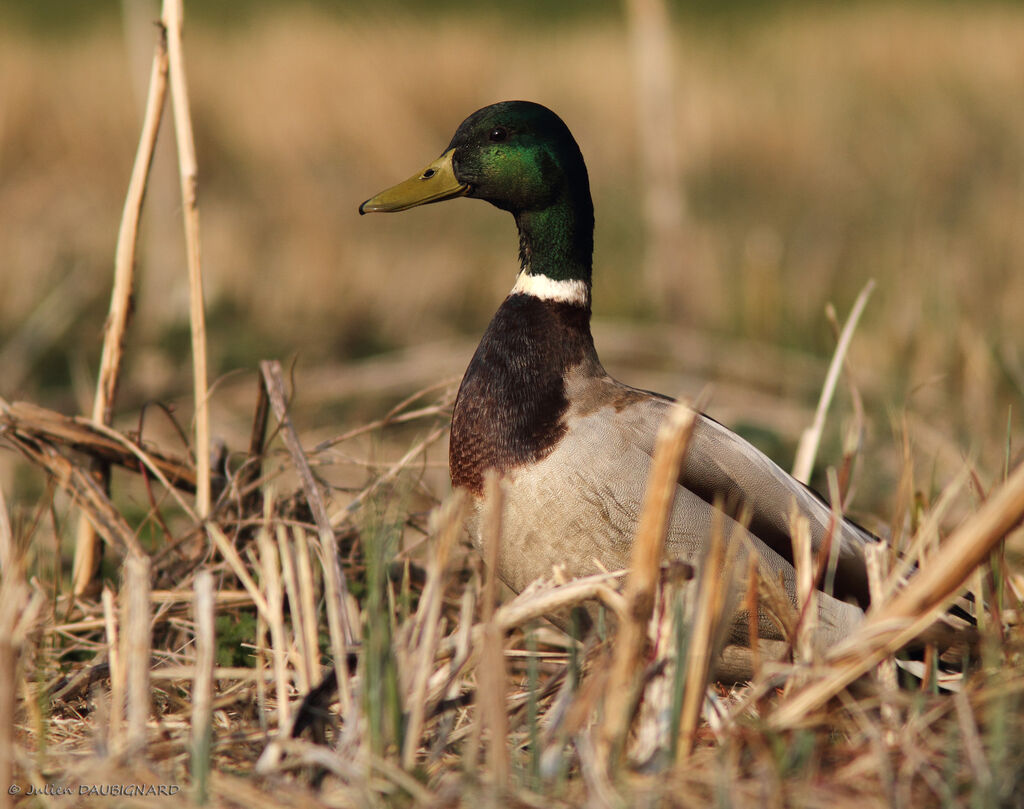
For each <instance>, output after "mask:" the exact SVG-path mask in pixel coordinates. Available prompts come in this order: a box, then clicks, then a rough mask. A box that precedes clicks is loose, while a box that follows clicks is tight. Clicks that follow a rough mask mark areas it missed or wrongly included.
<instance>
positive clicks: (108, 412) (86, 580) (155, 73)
mask: <svg viewBox="0 0 1024 809" xmlns="http://www.w3.org/2000/svg"><path fill="white" fill-rule="evenodd" d="M166 95H167V37H166V34H165V32H164V31H163V30H161V31H160V36H159V38H158V39H157V43H156V49H155V51H154V53H153V67H152V69H151V71H150V76H149V92H148V93H147V95H146V111H145V113H144V115H143V119H142V134H141V135H140V137H139V145H138V149H137V150H136V153H135V164H134V166H133V167H132V176H131V179H130V180H129V182H128V194H127V196H126V198H125V201H124V210H123V211H122V213H121V228H120V230H119V232H118V236H117V250H116V252H115V256H114V286H113V290H112V291H111V294H110V312H109V314H108V315H107V321H106V324H105V325H104V330H103V353H102V355H101V358H100V371H99V380H98V382H97V384H96V398H95V399H94V401H93V408H92V418H93V421H96V422H100V423H102V424H107V425H109V424H110V423H111V420H112V416H113V407H114V397H115V395H116V394H117V384H118V382H119V381H120V376H121V360H122V357H123V353H124V340H125V332H126V331H127V328H128V320H129V318H130V317H131V312H132V288H133V286H134V276H135V249H136V246H137V244H138V234H139V218H140V216H141V214H142V203H143V200H144V199H145V196H146V181H147V179H148V178H149V170H150V167H151V165H152V163H153V154H154V151H155V149H156V138H157V133H158V132H159V131H160V118H161V117H162V115H163V109H164V99H165V97H166ZM103 476H104V477H105V474H104V475H103ZM98 565H99V554H98V543H97V537H96V531H95V529H94V528H93V526H92V523H91V522H89V519H88V517H86V516H85V515H84V514H83V515H81V516H80V517H79V520H78V531H77V535H76V539H75V560H74V566H73V568H72V574H71V580H72V588H73V591H74V593H75V595H81V594H82V593H83V592H85V591H86V590H87V589H89V588H90V587H91V586H92V584H93V579H94V577H95V575H96V570H97V568H98Z"/></svg>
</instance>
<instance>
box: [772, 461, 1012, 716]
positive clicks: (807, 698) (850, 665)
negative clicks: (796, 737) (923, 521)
mask: <svg viewBox="0 0 1024 809" xmlns="http://www.w3.org/2000/svg"><path fill="white" fill-rule="evenodd" d="M1022 516H1024V464H1022V465H1021V466H1018V467H1017V469H1016V470H1015V471H1014V472H1013V474H1012V475H1011V476H1010V477H1009V478H1008V479H1007V481H1006V482H1005V483H1004V484H1003V485H1002V486H1001V487H1000V488H999V489H998V490H997V491H996V492H995V493H994V494H993V495H991V496H990V497H989V498H988V500H986V501H985V502H984V503H983V504H982V506H981V507H980V508H979V509H978V510H977V511H976V512H975V513H974V514H972V515H971V516H970V517H969V518H968V519H967V520H966V521H965V522H964V523H963V524H962V525H961V526H960V527H959V528H958V529H957V530H956V531H955V532H954V533H953V535H952V536H951V537H950V538H949V539H947V540H946V542H945V543H944V544H943V546H942V554H941V559H937V558H934V557H933V558H931V559H929V560H928V561H927V563H926V564H925V565H924V566H923V567H922V568H921V569H920V570H919V571H918V572H917V573H916V574H915V575H914V576H912V577H911V579H910V581H909V582H908V583H907V585H906V587H905V588H904V589H903V590H902V591H901V592H899V593H897V594H895V595H894V596H893V597H892V598H891V599H890V600H889V601H888V602H886V603H885V604H883V605H882V606H881V607H880V608H879V609H877V610H876V609H874V608H872V609H871V610H870V611H869V612H868V615H867V617H866V618H865V620H864V623H862V624H861V626H860V627H859V628H858V629H857V630H856V631H855V632H854V633H853V635H851V636H850V637H849V638H848V639H847V640H845V641H844V642H842V643H840V644H837V645H836V646H835V647H833V649H831V650H830V652H829V653H828V655H827V656H826V662H828V663H830V664H831V665H832V669H831V671H830V672H829V673H828V674H827V675H826V676H825V677H824V678H823V679H821V680H818V681H816V682H813V683H811V684H809V685H807V686H806V687H805V688H803V689H801V690H800V691H797V692H796V693H794V694H793V695H791V696H790V697H789V698H787V699H786V700H784V701H783V702H781V703H780V704H779V706H778V708H777V709H776V711H775V712H774V713H773V714H772V716H771V717H770V718H769V723H770V725H771V726H772V727H776V728H782V727H788V726H792V725H795V724H797V723H799V722H801V721H802V720H803V719H804V718H805V717H806V716H807V715H808V714H809V713H810V712H811V711H813V710H814V709H816V708H817V707H819V706H820V705H822V704H823V703H824V702H825V701H826V700H828V699H829V698H831V697H832V696H834V695H835V694H836V693H837V692H839V691H840V690H841V689H843V688H845V687H846V686H847V685H849V684H850V683H851V682H853V681H854V680H855V679H857V678H858V677H860V676H861V675H862V674H864V673H866V672H867V671H870V670H871V668H872V667H873V666H875V665H877V664H878V663H879V662H881V661H882V660H883V659H885V657H887V656H888V655H891V654H893V653H894V652H896V651H897V650H898V649H900V648H901V647H902V646H904V645H905V644H906V643H908V642H909V641H910V640H912V639H913V638H915V637H917V636H918V635H919V634H920V633H921V632H923V631H924V630H925V629H927V628H928V627H929V626H931V625H932V623H933V622H934V621H935V620H936V619H937V618H938V616H939V615H940V614H941V613H942V611H943V609H944V608H945V606H946V604H947V603H948V602H949V600H950V599H951V598H953V597H954V596H955V595H956V593H957V591H958V590H959V589H960V588H962V587H963V585H964V582H966V581H967V579H968V578H969V577H970V576H971V574H972V573H973V572H974V569H975V568H976V567H977V566H978V565H980V564H981V563H982V562H984V561H985V559H986V558H987V557H988V554H989V553H990V552H991V550H992V548H994V547H995V546H996V545H997V544H998V543H999V542H1001V541H1002V540H1003V539H1004V538H1005V537H1006V535H1007V534H1008V533H1009V532H1010V531H1012V530H1013V529H1014V528H1015V527H1016V526H1017V525H1018V524H1019V523H1020V520H1021V517H1022Z"/></svg>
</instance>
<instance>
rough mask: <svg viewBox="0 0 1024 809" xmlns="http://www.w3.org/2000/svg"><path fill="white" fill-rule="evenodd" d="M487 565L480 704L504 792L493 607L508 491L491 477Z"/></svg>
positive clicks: (500, 677) (501, 666)
mask: <svg viewBox="0 0 1024 809" xmlns="http://www.w3.org/2000/svg"><path fill="white" fill-rule="evenodd" d="M484 486H485V490H486V491H485V496H484V500H485V502H486V503H487V505H488V508H487V511H486V512H485V514H484V525H483V537H484V562H485V564H486V566H487V571H486V574H485V578H484V589H483V595H482V599H483V607H482V616H481V617H482V619H483V651H482V659H481V661H480V686H479V688H478V689H477V701H478V702H479V705H480V720H479V721H480V722H481V723H482V724H483V725H484V726H485V727H486V728H487V731H488V737H487V769H488V771H489V772H490V775H491V780H492V783H493V784H494V786H495V787H498V788H501V787H504V786H505V785H506V784H507V783H508V774H509V762H508V748H507V747H506V737H507V736H508V716H507V714H506V713H505V654H504V650H503V648H502V631H501V627H500V626H499V624H498V623H497V621H495V609H494V603H495V600H496V599H497V597H498V558H499V555H500V553H501V535H502V520H503V515H504V512H505V490H504V489H503V488H502V485H501V479H500V478H499V477H498V476H497V474H495V473H490V474H489V475H488V476H487V480H486V481H485V483H484Z"/></svg>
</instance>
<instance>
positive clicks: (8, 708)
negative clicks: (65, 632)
mask: <svg viewBox="0 0 1024 809" xmlns="http://www.w3.org/2000/svg"><path fill="white" fill-rule="evenodd" d="M3 597H4V598H5V599H6V598H7V597H8V596H7V593H6V592H4V593H3ZM0 608H4V609H5V608H6V605H4V606H3V607H0ZM17 654H18V653H17V651H16V650H15V648H14V643H13V642H11V640H10V636H9V634H8V628H7V627H6V626H0V784H7V785H10V784H13V783H14V723H15V716H14V710H15V705H16V700H15V694H16V693H17V678H18V657H17ZM13 800H14V799H13V797H12V796H11V793H10V792H9V791H8V790H7V789H0V809H9V807H11V806H13Z"/></svg>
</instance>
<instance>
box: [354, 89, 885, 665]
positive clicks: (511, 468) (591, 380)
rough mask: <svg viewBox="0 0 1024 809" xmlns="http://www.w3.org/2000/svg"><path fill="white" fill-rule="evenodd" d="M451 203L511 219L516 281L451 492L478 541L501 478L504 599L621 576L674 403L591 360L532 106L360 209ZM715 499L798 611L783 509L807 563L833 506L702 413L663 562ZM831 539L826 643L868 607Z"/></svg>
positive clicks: (549, 125)
mask: <svg viewBox="0 0 1024 809" xmlns="http://www.w3.org/2000/svg"><path fill="white" fill-rule="evenodd" d="M455 197H471V198H474V199H482V200H486V201H487V202H490V203H491V204H492V205H494V206H496V207H498V208H501V209H502V210H505V211H509V212H510V213H511V214H512V215H513V217H515V221H516V226H517V227H518V229H519V263H520V269H519V274H518V276H517V277H516V280H515V284H514V285H513V287H512V291H511V292H510V293H509V295H508V297H507V298H505V301H504V302H503V303H502V304H501V306H500V307H499V308H498V311H497V313H496V314H495V315H494V319H493V320H492V321H491V323H490V325H489V326H488V327H487V331H486V332H485V333H484V336H483V339H482V340H481V341H480V345H479V347H478V348H477V349H476V353H475V354H474V355H473V359H472V360H471V361H470V363H469V367H468V369H467V370H466V374H465V376H464V377H463V380H462V384H461V386H460V388H459V393H458V397H457V399H456V402H455V409H454V414H453V418H452V428H451V445H450V455H449V470H450V473H451V479H452V485H453V486H454V487H455V488H457V489H464V490H465V491H466V492H468V494H469V496H470V497H471V498H472V501H473V503H474V506H475V511H476V515H477V516H476V519H474V520H470V523H471V526H470V531H471V533H472V535H473V538H474V541H475V542H476V543H477V544H478V546H479V543H480V530H479V527H478V526H479V514H480V513H482V511H483V510H484V507H485V504H484V502H483V501H484V496H485V495H484V477H485V474H486V473H487V472H488V471H489V470H496V471H497V472H498V473H499V475H500V477H501V478H502V480H503V483H504V486H505V498H506V501H505V512H504V515H505V516H504V525H505V531H504V533H503V540H502V542H503V544H502V547H501V549H500V556H499V561H498V571H497V572H498V575H499V576H500V578H501V579H502V580H503V581H504V582H505V583H506V584H507V585H508V586H509V587H510V588H512V590H515V591H517V592H519V591H522V590H523V589H524V588H525V587H526V586H527V585H528V584H530V583H531V582H532V581H534V580H535V579H538V578H540V577H548V576H550V575H551V572H552V570H553V568H555V567H556V566H557V567H559V568H560V569H561V570H562V571H563V573H564V574H565V575H567V576H570V577H577V576H584V575H588V574H591V573H596V572H599V571H600V570H601V568H602V567H603V568H605V569H608V570H615V569H621V568H624V567H626V566H628V564H629V558H630V545H631V542H632V538H633V535H634V530H635V527H636V524H637V519H638V516H639V512H640V509H641V503H642V499H643V493H644V486H645V483H646V481H647V476H648V470H649V467H650V463H651V457H652V453H653V451H654V443H655V436H656V434H657V432H658V427H659V424H660V423H661V421H662V418H663V417H664V415H665V413H666V412H667V411H668V409H669V408H670V407H671V406H672V400H671V399H670V398H669V397H667V396H662V395H660V394H657V393H650V392H648V391H644V390H638V389H637V388H633V387H630V386H628V385H625V384H623V383H621V382H618V381H616V380H614V379H612V378H611V377H610V376H609V375H608V374H607V373H606V372H605V370H604V368H603V367H602V366H601V361H600V360H599V359H598V356H597V352H596V350H595V348H594V340H593V337H592V336H591V332H590V313H591V268H592V254H593V234H594V208H593V203H592V201H591V197H590V184H589V180H588V176H587V168H586V165H585V164H584V161H583V156H582V154H581V152H580V149H579V146H578V145H577V144H576V141H575V139H574V138H573V136H572V134H571V133H570V131H569V129H568V127H567V126H566V125H565V124H564V123H563V122H562V120H561V118H559V117H558V116H557V115H556V114H555V113H554V112H552V111H551V110H549V109H547V108H546V107H543V106H541V105H540V104H535V103H531V102H526V101H506V102H502V103H498V104H493V105H491V106H488V107H484V108H483V109H480V110H478V111H476V112H474V113H473V114H472V115H470V116H469V117H468V118H467V119H466V120H465V121H463V122H462V124H461V125H460V126H459V128H458V129H457V130H456V132H455V135H454V137H453V138H452V140H451V143H449V144H448V148H446V149H445V150H444V153H443V154H442V155H441V156H440V157H439V158H437V160H435V161H434V162H432V163H430V165H428V166H427V167H426V168H425V169H423V170H422V171H420V172H418V173H417V174H416V175H414V176H413V177H411V178H410V179H408V180H406V181H405V182H403V183H400V184H398V185H396V186H394V187H392V188H389V189H388V190H386V191H382V192H381V193H380V194H378V195H377V196H375V197H373V198H371V199H368V200H367V201H366V202H364V203H363V204H362V205H361V206H360V207H359V211H360V213H371V212H378V211H403V210H406V209H408V208H413V207H415V206H418V205H424V204H426V203H430V202H440V201H442V200H447V199H452V198H455ZM716 503H722V504H724V506H723V510H725V511H726V512H727V513H726V516H725V520H726V523H727V528H726V534H725V535H726V536H734V535H736V534H735V533H734V532H735V531H736V530H737V529H738V530H739V531H740V532H743V530H744V529H742V528H739V527H738V526H737V525H735V523H734V522H733V520H734V519H735V518H736V517H737V515H738V513H739V510H740V508H741V507H743V508H745V509H746V510H747V512H748V513H749V523H748V528H747V529H746V536H747V538H748V539H749V543H742V544H744V545H745V547H746V548H747V549H750V548H753V549H756V552H757V553H758V554H759V556H760V559H761V564H762V565H763V566H764V567H766V568H767V569H768V570H769V571H770V572H771V574H772V575H773V577H780V578H781V580H782V581H783V583H784V585H785V588H786V591H787V593H788V594H789V597H790V598H791V599H793V600H794V601H795V595H794V593H795V584H794V580H795V577H794V568H793V550H792V542H791V538H790V525H791V513H792V510H793V508H794V507H795V508H796V510H797V511H798V512H799V513H800V514H802V515H803V516H804V517H806V518H807V521H808V523H809V525H810V534H811V539H812V543H813V548H814V550H815V552H817V551H818V549H820V548H821V547H822V545H823V543H825V542H826V538H827V535H828V533H829V523H830V519H831V513H830V508H829V505H828V504H827V503H826V502H825V501H824V500H823V499H822V498H821V497H820V496H818V495H817V494H816V493H814V492H813V491H812V490H810V489H809V488H807V487H806V486H804V485H803V484H801V483H799V482H798V481H796V480H795V479H794V478H793V477H791V476H790V475H789V474H787V473H786V472H785V471H783V470H782V469H781V468H780V467H779V466H778V465H777V464H775V463H774V462H773V461H771V460H770V459H769V458H768V457H767V456H766V455H764V454H763V453H762V452H760V451H759V450H757V449H756V448H755V447H753V446H752V445H751V444H749V443H748V442H747V441H745V440H744V439H743V438H741V437H739V436H738V435H736V434H735V433H733V432H731V431H730V430H728V429H726V428H725V427H724V426H722V425H721V424H719V423H718V422H717V421H715V420H714V419H712V418H710V417H709V416H706V415H704V414H698V415H697V417H696V424H695V428H694V431H693V436H692V438H691V440H690V444H689V447H688V449H687V455H686V458H685V462H684V464H683V468H682V472H681V474H680V476H679V485H678V490H677V492H676V497H675V504H674V508H673V512H672V518H671V526H670V529H669V535H668V538H667V541H666V554H668V555H669V556H670V557H674V558H678V559H682V560H685V561H688V562H690V563H693V564H699V562H700V560H701V559H702V556H703V554H704V551H705V546H706V544H707V542H708V538H709V536H710V531H711V523H712V515H713V512H714V509H715V508H716V505H715V504H716ZM835 534H836V539H835V541H836V542H838V554H837V555H836V557H835V558H836V567H835V577H834V590H833V593H832V595H826V594H824V593H822V594H820V597H819V612H820V621H819V624H820V630H819V638H820V639H821V640H822V641H823V642H824V643H828V642H829V641H830V640H834V639H837V638H839V637H842V636H844V635H845V634H847V633H848V632H849V631H850V629H851V628H852V627H853V626H854V625H855V624H856V623H857V622H858V621H859V620H860V617H861V616H862V608H863V607H865V606H866V605H867V604H868V602H869V595H868V579H867V572H866V565H865V546H867V545H868V544H869V543H872V542H875V541H876V539H875V537H874V536H873V535H871V534H870V533H869V532H867V531H866V530H864V529H863V528H861V527H860V526H858V525H856V524H855V523H854V522H852V521H849V520H843V521H842V522H841V524H840V525H839V527H838V529H837V530H836V532H835ZM734 558H735V557H734ZM744 569H745V566H744ZM762 569H764V568H762ZM758 623H759V625H760V632H761V637H763V638H773V637H774V638H775V639H777V640H779V639H781V636H780V635H779V633H778V630H777V629H776V628H775V627H774V625H773V624H772V623H771V622H770V621H769V620H768V619H767V617H766V616H760V617H759V621H758ZM747 637H748V627H747V617H746V615H745V614H743V613H741V612H737V613H736V614H735V616H734V618H733V624H732V631H731V632H730V633H729V641H730V642H732V643H735V644H738V645H742V644H744V643H745V641H746V638H747ZM732 665H733V668H734V670H733V671H732V674H734V675H735V676H737V677H742V676H744V675H745V674H747V673H748V672H745V671H744V670H743V665H742V663H739V664H737V663H735V662H734V663H733V664H732ZM737 665H738V668H736V666H737ZM720 674H721V671H720Z"/></svg>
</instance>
